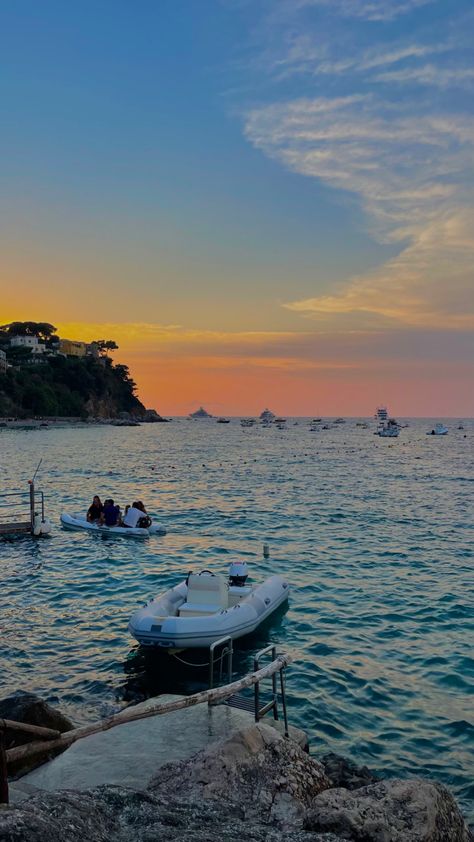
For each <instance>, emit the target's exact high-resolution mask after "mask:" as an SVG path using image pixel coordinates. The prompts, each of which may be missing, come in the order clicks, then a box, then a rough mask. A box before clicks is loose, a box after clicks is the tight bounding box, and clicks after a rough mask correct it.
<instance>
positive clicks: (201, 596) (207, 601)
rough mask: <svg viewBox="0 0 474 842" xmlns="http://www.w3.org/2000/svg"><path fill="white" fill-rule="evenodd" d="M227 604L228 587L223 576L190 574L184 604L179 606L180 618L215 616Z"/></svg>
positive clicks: (204, 573) (205, 573)
mask: <svg viewBox="0 0 474 842" xmlns="http://www.w3.org/2000/svg"><path fill="white" fill-rule="evenodd" d="M228 604H229V586H228V584H227V581H226V579H225V578H224V576H219V575H218V574H215V573H207V572H203V573H190V574H189V576H188V592H187V596H186V602H184V603H183V605H181V606H180V609H179V616H180V617H202V616H205V615H206V614H216V613H217V611H221V610H222V609H223V608H227V607H228Z"/></svg>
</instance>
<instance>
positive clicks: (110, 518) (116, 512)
mask: <svg viewBox="0 0 474 842" xmlns="http://www.w3.org/2000/svg"><path fill="white" fill-rule="evenodd" d="M102 523H103V524H104V525H105V526H120V506H116V505H115V504H114V501H113V500H112V499H111V498H109V499H108V500H105V501H104V510H103V512H102Z"/></svg>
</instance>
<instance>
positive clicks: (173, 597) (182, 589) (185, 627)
mask: <svg viewBox="0 0 474 842" xmlns="http://www.w3.org/2000/svg"><path fill="white" fill-rule="evenodd" d="M186 594H187V586H186V582H181V583H180V584H179V585H176V586H175V587H174V588H171V589H170V590H169V591H166V593H165V594H163V595H162V596H160V597H158V598H157V599H154V600H152V601H151V602H149V603H148V605H146V606H144V607H143V608H141V609H139V610H138V611H136V612H135V614H134V615H133V616H132V618H131V620H130V623H129V626H128V629H129V631H130V633H131V634H132V635H133V637H134V638H135V639H136V640H138V642H139V643H140V644H142V646H147V647H159V648H162V649H199V648H208V647H209V646H210V645H211V644H212V643H214V642H215V641H216V640H219V639H220V638H222V637H227V636H228V637H231V638H232V640H237V639H238V638H240V637H244V636H245V635H247V634H251V633H252V632H253V631H255V629H257V628H258V626H260V625H261V624H262V623H263V622H264V621H265V620H266V619H267V618H268V617H269V616H270V615H271V614H273V612H274V611H276V610H277V608H279V606H280V605H282V604H283V603H284V602H285V601H286V600H287V599H288V595H289V585H288V582H287V581H286V580H285V579H284V578H283V576H271V577H270V578H269V579H267V580H266V581H265V582H263V584H262V585H259V586H258V587H256V588H253V589H251V592H250V593H249V595H248V596H246V597H245V598H244V599H243V600H242V601H241V602H239V603H237V605H234V606H233V607H232V608H226V609H223V610H221V611H219V612H217V613H216V614H208V615H206V616H201V617H178V616H173V615H172V614H170V612H173V611H177V609H178V608H179V606H180V605H181V604H183V603H184V601H185V599H186Z"/></svg>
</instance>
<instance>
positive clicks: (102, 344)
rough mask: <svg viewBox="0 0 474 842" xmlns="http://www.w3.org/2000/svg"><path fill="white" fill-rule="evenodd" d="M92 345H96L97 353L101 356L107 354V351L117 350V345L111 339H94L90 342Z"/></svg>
mask: <svg viewBox="0 0 474 842" xmlns="http://www.w3.org/2000/svg"><path fill="white" fill-rule="evenodd" d="M92 345H96V346H97V349H98V351H99V354H100V355H101V356H102V357H106V356H107V351H118V345H117V343H116V342H114V340H113V339H96V340H95V341H94V342H92Z"/></svg>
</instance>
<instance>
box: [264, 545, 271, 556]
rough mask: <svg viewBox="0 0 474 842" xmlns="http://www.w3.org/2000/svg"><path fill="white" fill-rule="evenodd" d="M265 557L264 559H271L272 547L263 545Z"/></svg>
mask: <svg viewBox="0 0 474 842" xmlns="http://www.w3.org/2000/svg"><path fill="white" fill-rule="evenodd" d="M263 557H264V558H269V557H270V547H269V546H268V544H264V545H263Z"/></svg>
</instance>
